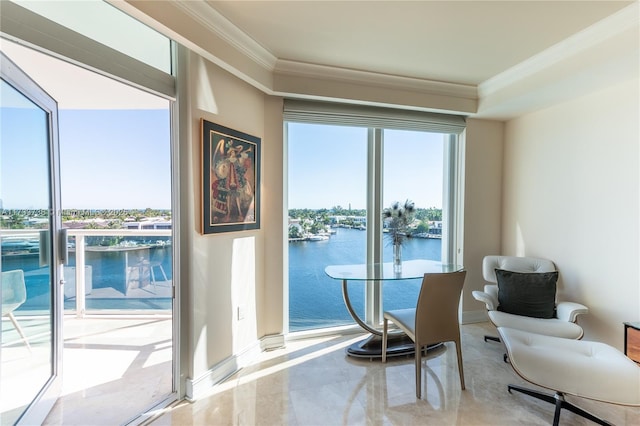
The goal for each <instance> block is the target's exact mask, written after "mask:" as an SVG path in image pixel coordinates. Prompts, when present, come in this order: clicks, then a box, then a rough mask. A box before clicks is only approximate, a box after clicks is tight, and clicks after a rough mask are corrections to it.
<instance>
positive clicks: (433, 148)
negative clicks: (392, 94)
mask: <svg viewBox="0 0 640 426" xmlns="http://www.w3.org/2000/svg"><path fill="white" fill-rule="evenodd" d="M285 125H286V132H285V134H286V135H287V150H288V207H289V209H288V214H289V218H288V225H289V229H288V232H289V242H288V247H287V249H288V252H289V280H288V283H289V288H288V292H289V331H292V332H294V331H301V330H309V329H317V328H326V327H332V326H337V325H346V324H352V323H353V320H352V319H351V317H350V316H349V314H348V311H347V309H346V308H345V305H344V302H343V298H342V288H341V284H340V282H338V281H335V280H332V279H331V278H329V277H328V276H326V274H325V273H324V269H325V267H326V266H328V265H331V264H359V263H365V262H369V263H375V262H384V261H390V260H391V251H392V248H391V245H390V244H388V243H387V241H386V239H385V236H384V233H383V232H382V210H383V209H384V208H385V207H388V206H389V205H391V203H393V202H395V201H399V202H401V203H404V202H405V200H407V199H409V200H411V201H413V202H415V205H416V207H417V214H416V221H415V222H414V225H415V230H414V232H413V237H412V238H410V239H408V241H407V244H406V245H405V247H404V248H403V250H404V253H403V258H404V259H407V260H409V259H417V258H422V259H432V260H443V261H453V259H452V256H453V253H455V250H453V249H452V248H453V247H455V241H454V236H455V235H456V232H453V229H451V228H452V227H454V223H455V220H454V218H455V214H454V212H455V205H454V203H452V202H451V200H455V199H456V197H455V188H456V185H457V184H456V183H455V176H456V175H455V170H457V167H456V164H457V162H456V158H457V155H456V149H455V148H456V146H457V139H458V137H457V135H458V134H459V133H460V132H462V130H463V129H464V121H463V120H462V119H461V118H459V117H450V116H443V117H442V118H441V117H439V116H435V115H432V114H421V113H415V114H414V113H413V112H397V111H387V110H380V109H375V108H366V107H355V108H354V109H351V107H348V106H340V105H334V104H321V103H310V102H308V103H307V102H299V101H288V102H287V103H285ZM449 188H451V189H449ZM443 238H444V239H445V240H446V241H443ZM414 281H415V282H413V281H412V282H407V281H403V282H383V285H382V286H367V285H365V284H364V283H357V282H350V283H349V295H350V298H351V303H352V304H353V307H354V309H355V310H356V312H357V313H358V315H359V316H361V317H362V318H365V321H366V322H367V323H369V324H373V325H375V326H377V324H378V323H379V321H380V317H381V312H382V310H383V308H384V309H397V308H403V307H411V306H414V305H415V302H416V299H417V296H418V291H419V289H420V280H414ZM358 286H360V287H358ZM383 294H384V297H382V295H383ZM383 304H384V305H383Z"/></svg>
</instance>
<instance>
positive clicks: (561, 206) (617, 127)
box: [502, 80, 640, 349]
mask: <svg viewBox="0 0 640 426" xmlns="http://www.w3.org/2000/svg"><path fill="white" fill-rule="evenodd" d="M638 93H640V92H639V90H638V80H634V81H631V82H627V83H623V84H619V85H617V86H616V87H612V88H609V89H607V90H604V91H600V92H598V93H594V94H591V95H589V96H585V97H582V98H579V99H576V100H573V101H571V102H567V103H564V104H560V105H557V106H554V107H552V108H548V109H545V110H542V111H539V112H536V113H532V114H528V115H526V116H523V117H521V118H518V119H516V120H512V121H510V122H508V123H507V124H506V131H505V135H506V136H505V154H504V156H505V161H504V210H503V220H502V236H503V238H502V244H503V252H504V254H512V255H529V256H541V257H546V258H549V259H551V260H553V261H554V262H555V263H556V265H557V267H558V269H559V271H560V279H559V294H560V297H561V298H562V299H565V300H573V301H576V302H580V303H583V304H585V305H587V306H588V307H589V309H590V313H589V314H588V315H586V316H582V317H580V318H579V321H578V322H579V323H580V324H581V325H582V326H583V327H584V329H585V339H588V340H599V341H604V342H607V343H609V344H612V345H614V346H616V347H618V348H620V349H622V346H623V326H622V322H623V321H638V320H640V290H639V288H640V281H639V273H638V268H639V255H640V253H639V252H638V237H639V227H638V221H639V217H640V216H639V210H638V198H639V193H640V186H639V175H638V166H639V164H638V155H639V150H638V145H639V140H640V139H639V131H638V117H639V116H640V110H639V98H638Z"/></svg>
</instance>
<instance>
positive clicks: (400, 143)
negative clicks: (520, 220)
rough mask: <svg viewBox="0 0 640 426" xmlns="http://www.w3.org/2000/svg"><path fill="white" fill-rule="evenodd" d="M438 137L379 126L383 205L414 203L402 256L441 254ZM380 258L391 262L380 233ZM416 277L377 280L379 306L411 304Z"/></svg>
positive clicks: (417, 283) (389, 247) (440, 139)
mask: <svg viewBox="0 0 640 426" xmlns="http://www.w3.org/2000/svg"><path fill="white" fill-rule="evenodd" d="M443 149H444V135H443V134H441V133H427V132H416V131H403V130H384V160H383V170H384V174H383V176H384V181H383V205H384V207H389V206H390V205H391V204H392V203H394V202H399V203H400V204H401V205H403V204H404V203H405V201H406V200H410V201H413V202H414V203H415V207H416V214H415V221H414V225H413V232H412V234H411V237H410V238H407V239H406V240H405V242H404V244H403V246H402V259H403V260H412V259H429V260H441V258H442V239H441V237H442V188H443V159H444V155H443ZM383 240H384V241H383V259H384V261H385V262H390V261H391V260H392V250H393V247H392V244H391V242H390V241H389V239H388V238H387V235H386V234H385V235H384V236H383ZM421 283H422V280H402V281H390V282H384V283H383V295H384V296H383V310H391V309H402V308H410V307H415V304H416V301H417V299H418V293H419V291H420V285H421Z"/></svg>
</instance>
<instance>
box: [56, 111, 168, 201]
mask: <svg viewBox="0 0 640 426" xmlns="http://www.w3.org/2000/svg"><path fill="white" fill-rule="evenodd" d="M59 115H60V120H59V121H60V170H61V176H60V180H61V186H62V190H61V192H62V206H63V208H83V209H87V208H95V209H98V208H100V209H145V208H147V207H149V208H152V209H170V208H171V154H170V152H171V151H170V122H169V119H170V118H169V110H168V109H167V110H83V111H79V110H61V111H60V112H59Z"/></svg>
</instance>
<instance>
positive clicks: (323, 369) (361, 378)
mask: <svg viewBox="0 0 640 426" xmlns="http://www.w3.org/2000/svg"><path fill="white" fill-rule="evenodd" d="M494 331H495V330H494V329H493V328H492V327H491V325H490V324H488V323H482V324H469V325H464V326H462V350H463V358H464V369H465V379H466V386H467V389H466V390H465V391H461V389H460V381H459V379H458V371H457V364H456V355H455V347H454V346H453V344H450V343H447V344H446V345H445V346H444V347H442V348H441V349H439V350H436V351H435V352H433V353H430V355H429V356H428V357H426V358H425V359H424V360H423V371H422V374H423V379H422V384H423V391H422V393H423V396H422V399H421V400H416V398H415V388H414V386H415V376H414V363H413V359H410V358H403V359H396V360H391V361H390V362H388V363H387V364H382V363H380V362H379V361H369V360H360V359H353V358H350V357H347V356H346V355H345V348H346V347H347V346H349V345H350V344H351V343H353V342H355V341H357V340H359V339H361V338H362V336H361V335H360V336H357V337H354V335H351V336H341V337H324V338H314V339H307V340H297V341H289V342H287V347H286V348H285V349H278V350H274V351H270V352H264V353H263V354H262V355H261V357H260V359H259V360H258V361H256V362H255V363H254V364H253V365H251V366H249V367H245V368H244V369H242V370H241V371H240V372H238V373H237V374H235V375H234V376H232V377H230V378H229V379H227V380H226V381H225V382H224V383H222V384H220V385H218V386H216V387H215V388H213V389H212V390H211V392H210V394H209V395H207V396H206V397H203V398H200V399H199V400H197V401H194V402H186V401H182V402H180V403H177V404H176V405H175V406H174V407H170V408H167V409H165V410H164V412H163V414H162V415H160V417H158V418H157V419H155V420H154V421H152V422H151V424H152V425H153V426H160V425H359V424H366V425H398V424H402V425H409V424H411V425H514V424H523V425H549V424H551V423H552V420H553V408H554V407H553V406H552V405H551V404H548V403H543V402H540V401H537V400H534V399H533V398H530V397H527V396H525V395H520V394H513V395H511V394H509V393H508V392H507V384H509V383H515V384H521V385H526V386H529V387H534V386H533V385H529V384H528V383H526V382H524V381H523V380H521V379H520V378H519V377H517V376H516V374H515V373H514V372H513V370H512V368H511V366H510V365H509V364H506V363H504V362H503V360H502V355H503V353H504V351H503V349H502V344H500V343H492V342H489V343H485V342H484V341H483V336H484V335H485V334H495V333H494ZM567 400H570V401H571V402H574V403H576V404H577V405H579V406H581V407H582V408H585V409H587V410H589V411H591V412H593V413H594V414H596V415H599V416H601V417H603V418H605V419H606V420H608V421H610V422H612V423H613V424H615V425H619V426H621V425H638V424H640V408H635V407H631V408H630V407H621V406H615V405H610V404H603V403H598V402H593V401H586V400H583V399H578V398H572V397H567ZM560 424H561V425H589V424H592V423H590V422H588V421H587V420H585V419H583V418H581V417H578V416H576V415H574V414H573V413H571V412H569V411H566V410H563V411H562V415H561V418H560Z"/></svg>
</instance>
